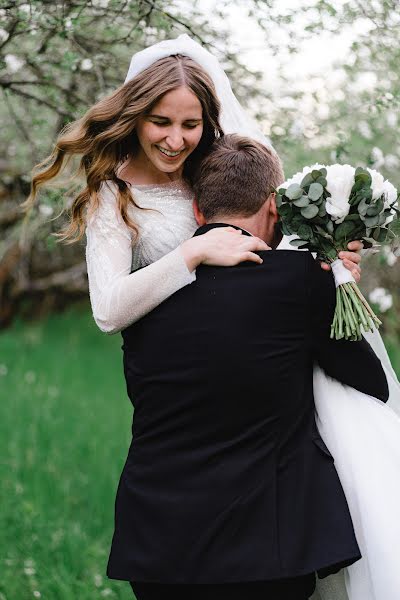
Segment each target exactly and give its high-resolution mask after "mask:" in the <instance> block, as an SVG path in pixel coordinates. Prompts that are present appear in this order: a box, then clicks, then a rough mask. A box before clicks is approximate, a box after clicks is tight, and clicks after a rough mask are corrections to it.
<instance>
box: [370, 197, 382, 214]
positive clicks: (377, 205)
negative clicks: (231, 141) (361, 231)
mask: <svg viewBox="0 0 400 600" xmlns="http://www.w3.org/2000/svg"><path fill="white" fill-rule="evenodd" d="M383 206H384V203H383V200H382V198H379V199H378V200H377V201H376V202H374V203H373V204H370V205H369V207H368V210H367V216H368V217H375V216H376V215H379V214H380V213H381V212H382V211H383Z"/></svg>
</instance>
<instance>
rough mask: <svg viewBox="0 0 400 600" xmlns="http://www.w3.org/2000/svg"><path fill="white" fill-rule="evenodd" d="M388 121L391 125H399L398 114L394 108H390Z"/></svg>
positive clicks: (387, 116)
mask: <svg viewBox="0 0 400 600" xmlns="http://www.w3.org/2000/svg"><path fill="white" fill-rule="evenodd" d="M386 122H387V124H388V125H389V127H396V125H397V115H396V113H395V111H394V110H390V111H389V112H388V113H387V115H386Z"/></svg>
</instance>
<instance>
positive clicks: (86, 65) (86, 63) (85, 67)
mask: <svg viewBox="0 0 400 600" xmlns="http://www.w3.org/2000/svg"><path fill="white" fill-rule="evenodd" d="M92 68H93V62H92V61H91V60H90V58H84V59H83V60H82V62H81V70H82V71H90V70H91V69H92Z"/></svg>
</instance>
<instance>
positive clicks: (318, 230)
mask: <svg viewBox="0 0 400 600" xmlns="http://www.w3.org/2000/svg"><path fill="white" fill-rule="evenodd" d="M315 231H316V233H318V234H319V235H320V236H322V237H323V238H326V239H329V240H332V241H333V238H332V236H331V235H330V234H329V232H328V231H326V230H325V229H323V228H322V227H320V226H319V225H316V226H315Z"/></svg>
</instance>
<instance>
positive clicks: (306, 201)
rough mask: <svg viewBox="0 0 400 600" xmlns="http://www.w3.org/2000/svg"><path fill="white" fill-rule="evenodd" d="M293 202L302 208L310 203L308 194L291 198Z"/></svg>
mask: <svg viewBox="0 0 400 600" xmlns="http://www.w3.org/2000/svg"><path fill="white" fill-rule="evenodd" d="M293 204H294V205H295V206H298V207H300V208H303V207H304V206H308V205H309V204H310V201H309V199H308V196H301V197H300V198H298V200H293Z"/></svg>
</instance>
